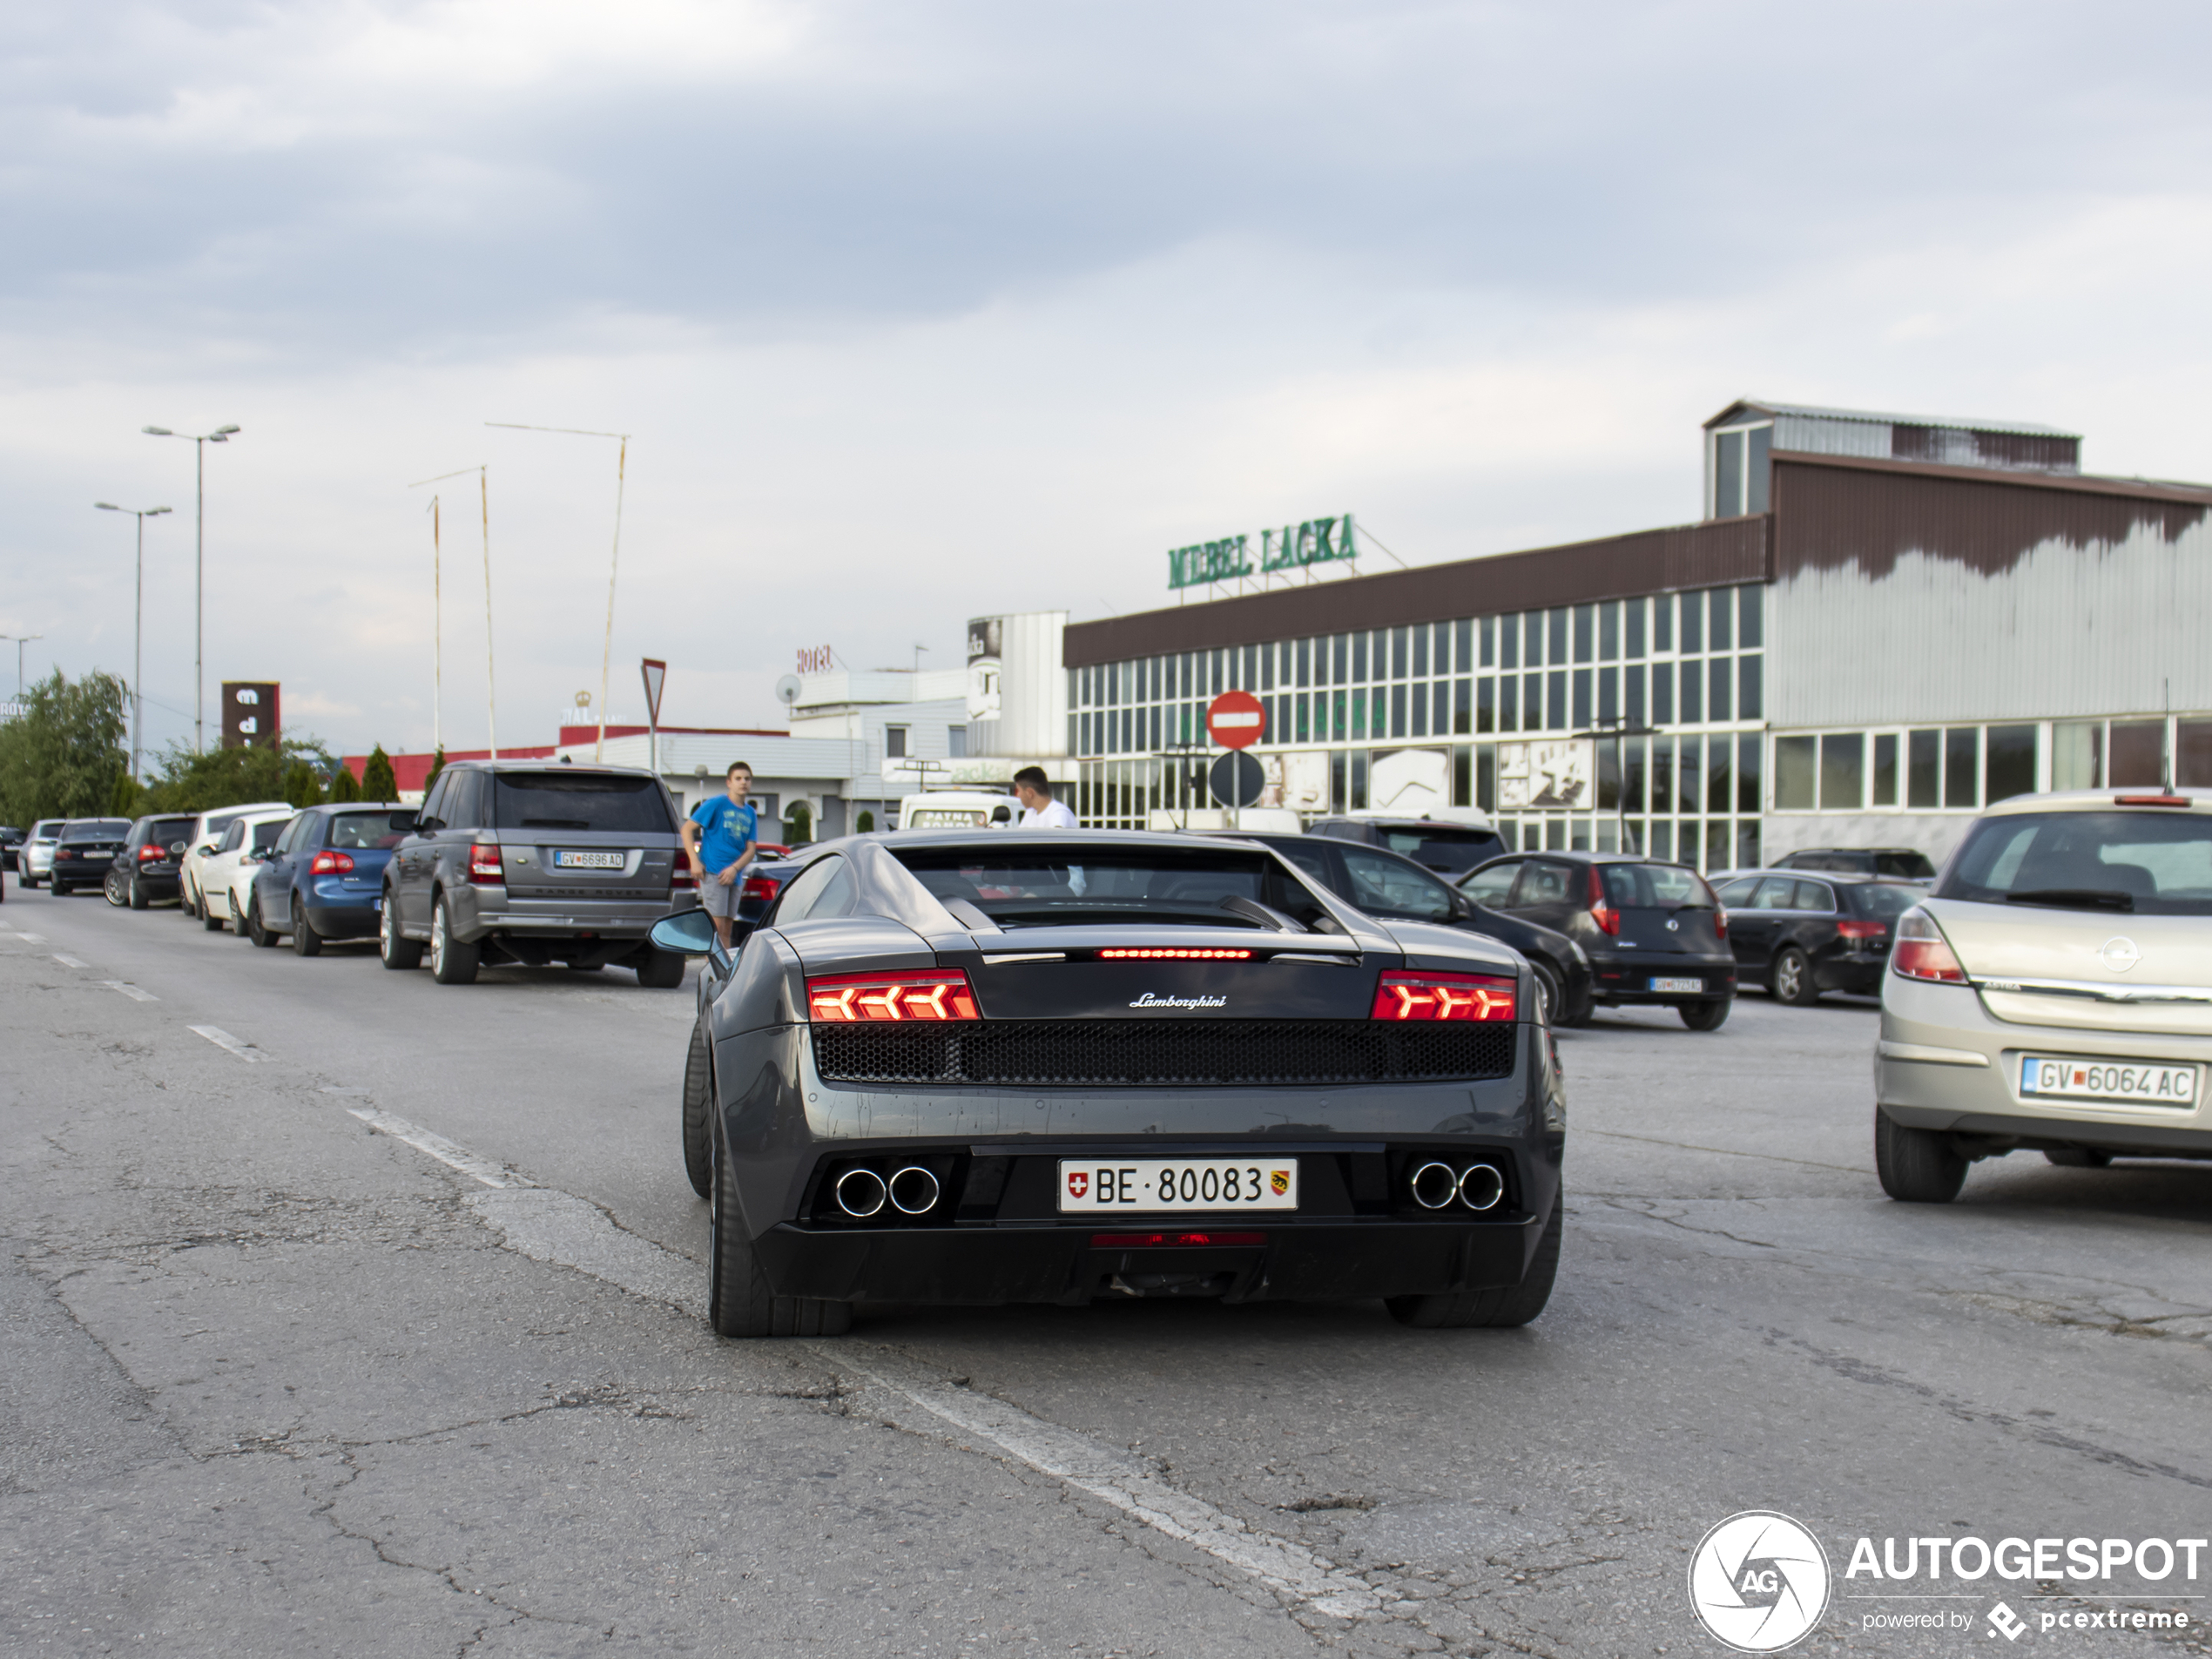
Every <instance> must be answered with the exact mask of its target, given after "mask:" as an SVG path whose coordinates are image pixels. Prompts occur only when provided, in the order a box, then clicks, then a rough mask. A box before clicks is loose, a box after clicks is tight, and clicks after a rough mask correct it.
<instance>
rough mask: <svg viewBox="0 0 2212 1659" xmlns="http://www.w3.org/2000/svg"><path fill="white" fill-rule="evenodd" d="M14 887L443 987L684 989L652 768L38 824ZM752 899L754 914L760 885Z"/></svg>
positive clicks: (688, 902) (455, 774)
mask: <svg viewBox="0 0 2212 1659" xmlns="http://www.w3.org/2000/svg"><path fill="white" fill-rule="evenodd" d="M23 859H24V866H25V867H24V872H23V873H22V878H21V879H22V885H24V886H26V887H36V886H37V885H39V883H40V882H41V881H42V880H43V881H47V882H51V885H52V887H53V889H54V891H55V892H57V893H67V892H68V891H70V890H71V888H74V887H90V886H99V887H103V888H104V889H105V893H106V895H107V900H108V902H109V903H110V904H112V905H115V906H118V907H126V908H130V909H133V910H143V909H145V908H146V907H149V906H151V905H153V904H156V903H161V902H165V901H166V900H171V899H175V900H178V901H179V905H180V907H181V908H182V909H183V911H184V913H185V914H187V915H190V916H193V917H195V918H197V919H198V920H199V921H200V923H201V924H202V925H203V926H204V927H206V928H207V930H208V931H210V932H211V933H219V932H221V931H222V930H223V929H224V928H225V927H228V928H229V929H230V930H231V931H232V932H233V933H234V934H237V935H238V936H239V937H240V938H243V939H248V940H251V941H253V943H254V944H256V945H258V946H261V947H264V948H266V947H271V946H273V945H276V944H278V943H279V942H280V941H283V940H286V939H289V940H290V941H292V948H293V951H294V952H295V953H296V954H299V955H301V956H314V955H316V954H319V953H320V951H321V949H322V948H323V946H324V945H325V944H326V943H327V942H329V941H334V940H347V939H371V938H373V939H375V940H376V941H378V954H379V955H380V956H381V959H382V961H383V963H384V965H385V966H386V967H387V968H414V967H416V966H418V965H419V964H420V963H421V961H423V959H424V957H425V956H426V954H427V956H428V959H429V962H430V966H431V969H432V973H433V976H434V977H435V979H436V980H437V981H438V982H439V983H440V984H442V985H465V984H468V983H469V981H472V980H474V979H475V977H476V974H477V972H478V970H479V968H482V966H483V965H484V964H486V963H501V962H509V963H522V964H527V965H531V966H550V965H556V964H557V965H559V966H562V967H565V968H571V969H575V970H578V971H585V972H589V971H593V970H596V969H598V968H605V967H607V966H609V965H610V964H615V965H619V966H622V967H626V968H631V969H632V970H634V971H635V972H636V974H637V980H638V983H640V984H641V985H647V986H656V987H664V988H665V987H671V986H675V985H678V984H680V983H682V981H683V978H684V957H683V956H682V955H681V954H678V953H676V952H672V951H665V950H660V949H658V948H655V947H654V946H653V944H652V942H651V940H650V938H649V937H648V935H649V934H651V931H652V927H653V924H654V923H655V922H657V921H660V920H662V919H663V918H664V917H665V916H667V915H669V914H671V912H672V911H675V910H682V909H688V908H691V907H696V905H697V902H698V885H697V882H696V880H695V879H694V878H693V876H692V874H691V868H690V866H689V864H688V862H687V861H686V860H685V856H684V853H683V846H682V841H681V840H680V838H679V836H678V831H677V817H676V809H675V806H674V804H673V802H672V801H671V799H670V797H669V793H668V791H667V789H666V787H665V786H664V785H663V784H662V783H661V781H660V780H659V779H658V778H656V777H654V776H653V774H651V772H645V771H643V770H638V769H633V768H628V767H619V766H579V765H570V764H566V763H563V764H560V765H550V766H549V765H545V764H544V763H543V762H511V761H509V762H501V761H466V762H459V763H456V764H455V765H450V766H448V767H447V768H446V769H445V770H444V771H443V772H441V773H440V774H439V775H438V779H437V781H436V782H435V784H434V785H433V786H431V789H430V792H429V794H428V797H427V798H426V799H424V801H423V803H422V805H421V807H420V808H416V807H413V806H405V805H402V804H401V803H400V802H398V801H342V802H329V803H326V804H324V805H320V806H309V807H306V808H304V809H294V808H293V807H292V806H289V805H287V803H285V802H283V801H255V802H250V803H246V804H244V805H239V806H226V807H222V808H220V809H218V810H214V811H211V812H205V813H199V814H197V815H196V816H193V817H189V818H187V817H185V816H182V815H175V814H172V815H156V816H152V817H147V818H142V819H138V821H137V822H136V823H132V822H131V821H130V820H128V819H72V820H67V821H63V820H58V819H52V820H41V822H40V823H39V824H37V826H34V827H33V830H32V833H30V836H29V837H27V838H26V839H25V840H24V852H23ZM763 887H764V888H765V889H766V890H765V891H764V893H762V894H760V895H758V896H757V897H755V896H753V895H752V894H751V890H750V887H749V888H748V897H749V899H751V900H752V902H753V904H754V907H755V911H756V914H758V912H759V911H761V910H765V908H766V904H767V900H768V899H769V898H770V897H772V891H773V884H772V883H767V882H764V883H763Z"/></svg>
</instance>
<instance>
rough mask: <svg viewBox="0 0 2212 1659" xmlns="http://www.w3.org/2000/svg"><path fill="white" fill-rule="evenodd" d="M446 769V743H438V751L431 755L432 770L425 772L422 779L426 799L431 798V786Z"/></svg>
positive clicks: (423, 794)
mask: <svg viewBox="0 0 2212 1659" xmlns="http://www.w3.org/2000/svg"><path fill="white" fill-rule="evenodd" d="M445 769H446V752H445V745H443V744H440V745H438V752H437V753H435V755H432V756H431V757H430V770H429V771H428V772H427V773H425V774H424V776H423V779H422V797H423V799H425V800H427V799H429V796H430V786H431V785H432V784H435V782H437V781H438V774H439V773H440V772H443V771H444V770H445Z"/></svg>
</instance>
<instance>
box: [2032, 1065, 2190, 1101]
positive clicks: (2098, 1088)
mask: <svg viewBox="0 0 2212 1659" xmlns="http://www.w3.org/2000/svg"><path fill="white" fill-rule="evenodd" d="M2196 1086H2197V1085H2196V1068H2195V1066H2150V1065H2143V1064H2141V1063H2138V1062H2134V1061H2127V1060H2062V1059H2054V1058H2053V1057H2051V1056H2049V1055H2033V1054H2032V1055H2027V1056H2026V1057H2024V1058H2023V1059H2022V1060H2021V1062H2020V1093H2021V1094H2022V1095H2024V1096H2033V1097H2035V1098H2037V1099H2042V1100H2050V1099H2062V1100H2112V1101H2122V1102H2125V1103H2128V1104H2129V1105H2131V1106H2132V1105H2142V1106H2167V1107H2172V1108H2175V1109H2180V1110H2182V1111H2187V1110H2189V1109H2192V1108H2194V1107H2195V1104H2196Z"/></svg>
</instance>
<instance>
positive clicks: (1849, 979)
mask: <svg viewBox="0 0 2212 1659" xmlns="http://www.w3.org/2000/svg"><path fill="white" fill-rule="evenodd" d="M1889 965H1890V964H1889V958H1888V957H1886V956H1831V957H1829V958H1828V959H1827V961H1823V962H1819V963H1817V964H1816V965H1815V966H1814V968H1813V970H1812V982H1813V983H1814V984H1815V985H1817V986H1818V987H1819V988H1821V989H1822V990H1824V991H1842V992H1844V993H1845V994H1847V995H1852V996H1879V995H1881V994H1882V971H1883V970H1884V969H1885V968H1887V967H1888V966H1889Z"/></svg>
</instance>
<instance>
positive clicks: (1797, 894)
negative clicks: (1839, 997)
mask: <svg viewBox="0 0 2212 1659" xmlns="http://www.w3.org/2000/svg"><path fill="white" fill-rule="evenodd" d="M1720 894H1721V902H1722V903H1723V905H1725V906H1727V907H1728V939H1729V943H1730V945H1732V946H1733V947H1734V948H1735V950H1736V960H1737V965H1738V966H1739V968H1741V970H1742V972H1743V977H1744V978H1745V979H1747V980H1750V981H1754V982H1756V983H1759V984H1764V986H1765V987H1766V988H1767V990H1768V991H1769V992H1770V994H1771V995H1773V997H1774V999H1775V1001H1777V1002H1788V1003H1790V1004H1791V1005H1792V1006H1793V1007H1797V1008H1806V1007H1809V1006H1811V1004H1812V1003H1814V1002H1816V1001H1819V999H1820V994H1821V993H1822V992H1823V991H1847V992H1855V993H1857V994H1858V995H1861V996H1878V995H1881V990H1882V970H1883V969H1884V968H1886V967H1888V966H1889V961H1890V941H1891V940H1892V936H1893V935H1894V934H1895V932H1896V928H1897V919H1898V917H1899V916H1901V915H1903V914H1905V912H1906V911H1908V910H1910V909H1911V908H1912V907H1913V906H1914V905H1916V904H1918V903H1919V902H1920V900H1923V899H1924V898H1925V897H1926V896H1927V892H1926V889H1925V888H1924V887H1920V886H1919V884H1918V883H1916V882H1910V881H1896V880H1875V879H1874V878H1873V877H1871V876H1863V875H1819V876H1812V875H1800V874H1798V873H1796V872H1795V871H1778V870H1755V871H1752V872H1750V873H1746V874H1743V875H1738V876H1733V877H1730V878H1729V879H1727V880H1723V881H1722V883H1721V887H1720Z"/></svg>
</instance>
